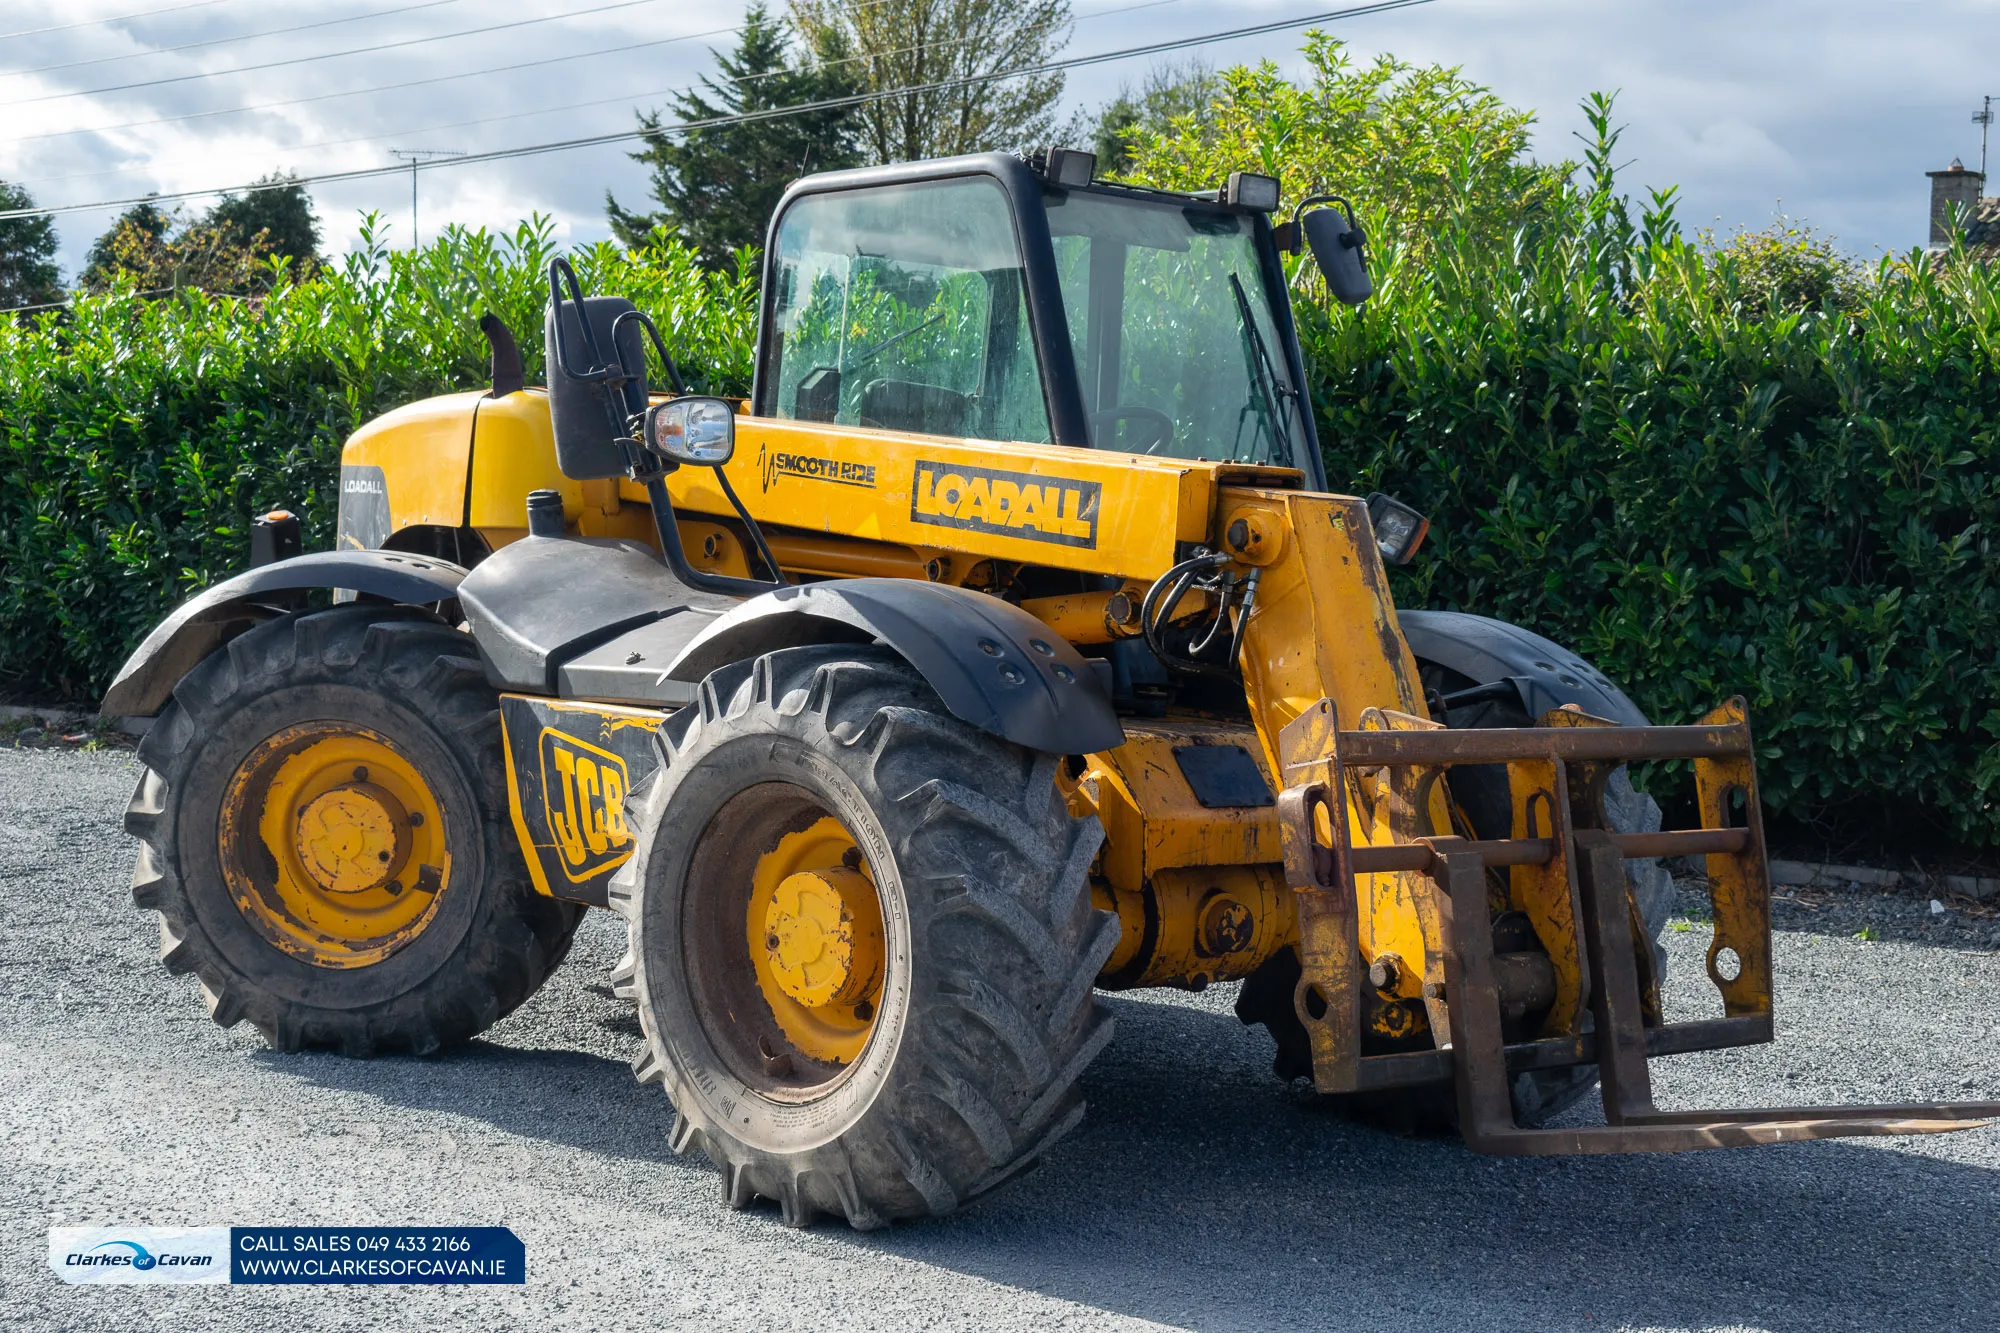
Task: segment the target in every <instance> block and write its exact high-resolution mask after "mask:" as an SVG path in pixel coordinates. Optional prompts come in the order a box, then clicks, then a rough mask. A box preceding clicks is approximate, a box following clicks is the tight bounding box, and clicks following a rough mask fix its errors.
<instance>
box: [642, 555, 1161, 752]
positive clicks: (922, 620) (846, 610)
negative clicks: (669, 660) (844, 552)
mask: <svg viewBox="0 0 2000 1333" xmlns="http://www.w3.org/2000/svg"><path fill="white" fill-rule="evenodd" d="M839 642H851V643H874V642H881V643H884V644H887V645H888V646H889V647H890V648H893V649H894V650H895V651H896V652H898V653H900V654H901V655H902V656H903V658H904V659H905V660H906V661H908V662H909V664H910V665H911V666H913V667H915V668H916V669H917V671H918V672H919V673H920V674H921V675H922V676H923V678H924V679H925V680H926V681H927V682H929V684H930V687H931V688H932V689H934V690H936V691H937V692H938V697H939V698H940V699H942V700H943V701H944V706H945V707H946V708H947V709H949V710H950V711H951V713H952V715H953V716H954V717H957V718H958V719H959V720H960V721H962V722H965V723H968V724H970V725H971V726H975V727H978V728H979V729H980V730H981V731H985V732H990V733H992V734H993V735H995V736H998V737H1000V738H1001V739H1002V740H1009V741H1012V742H1014V743H1015V744H1016V745H1025V746H1027V747H1029V748H1030V749H1035V750H1043V751H1047V752H1049V753H1052V754H1092V753H1095V752H1097V751H1100V750H1110V749H1115V748H1116V747H1118V746H1120V745H1122V744H1124V742H1125V731H1124V728H1122V727H1121V726H1119V724H1118V716H1117V714H1116V713H1115V712H1114V711H1113V710H1112V707H1111V699H1110V697H1109V696H1108V695H1107V694H1105V692H1104V687H1103V686H1102V685H1101V684H1100V683H1099V682H1098V678H1097V673H1096V672H1095V671H1094V670H1093V669H1092V668H1091V665H1090V663H1089V662H1087V661H1085V660H1084V659H1083V657H1082V655H1081V654H1079V653H1078V652H1077V651H1076V649H1075V648H1073V647H1071V646H1070V645H1069V643H1068V642H1066V641H1065V640H1064V639H1063V638H1062V637H1061V636H1060V635H1058V634H1056V633H1055V632H1054V631H1053V630H1051V629H1050V628H1049V627H1048V626H1047V625H1045V624H1043V623H1042V622H1041V621H1039V620H1037V619H1035V617H1033V616H1031V615H1029V614H1028V613H1027V612H1026V611H1023V610H1021V609H1020V608H1019V607H1017V606H1014V605H1011V604H1010V603H1007V602H1003V601H1001V600H1000V599H999V598H997V597H989V596H987V595H986V594H984V593H977V592H971V591H968V590H967V589H964V588H957V587H953V586H951V585H949V584H938V583H919V582H917V581H915V580H913V579H839V580H836V581H833V582H829V583H813V584H807V585H805V586H803V587H796V588H780V589H778V590H777V591H775V592H768V593H764V594H762V595H761V596H758V597H753V598H751V599H750V600H749V601H747V602H745V603H743V605H741V606H739V607H737V608H736V609H735V610H733V611H730V612H729V613H728V614H726V615H724V616H722V617H721V618H720V619H719V620H717V621H716V622H715V623H714V624H713V625H711V626H709V627H708V629H707V630H705V631H703V633H702V634H701V635H700V636H699V637H697V638H696V639H695V640H694V641H693V642H691V643H690V644H688V646H687V647H686V648H685V649H683V650H682V651H681V653H680V655H679V656H678V657H676V658H675V659H674V661H673V664H672V665H671V666H669V667H668V668H667V670H666V675H667V676H668V677H669V678H671V679H674V680H683V681H699V680H701V679H702V678H703V677H704V676H706V675H708V673H709V672H711V671H714V670H715V669H716V668H718V667H723V666H727V665H729V664H730V663H731V662H741V661H744V660H746V659H748V658H752V657H759V656H762V655H763V654H765V653H769V652H775V651H777V650H778V649H780V648H794V647H799V646H801V645H804V644H810V643H839Z"/></svg>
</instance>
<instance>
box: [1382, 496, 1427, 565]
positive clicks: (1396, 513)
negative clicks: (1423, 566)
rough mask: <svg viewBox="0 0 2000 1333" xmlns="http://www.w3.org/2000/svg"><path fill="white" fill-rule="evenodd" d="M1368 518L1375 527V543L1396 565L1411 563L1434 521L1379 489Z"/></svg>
mask: <svg viewBox="0 0 2000 1333" xmlns="http://www.w3.org/2000/svg"><path fill="white" fill-rule="evenodd" d="M1368 522H1369V524H1370V525H1371V526H1373V527H1374V529H1375V545H1376V546H1378V547H1380V548H1381V551H1382V559H1383V560H1384V561H1386V562H1387V563H1389V564H1392V565H1407V564H1409V563H1410V558H1411V557H1412V556H1414V555H1416V553H1417V548H1418V547H1419V546H1422V545H1423V544H1424V536H1425V534H1426V533H1428V532H1429V531H1430V530H1431V521H1430V520H1429V519H1427V518H1425V517H1424V516H1423V515H1422V514H1419V513H1418V512H1417V511H1416V510H1414V509H1412V508H1410V507H1409V506H1408V505H1406V504H1404V503H1403V502H1402V501H1401V500H1398V499H1396V498H1395V497H1393V496H1388V495H1384V494H1382V492H1380V491H1376V492H1375V493H1374V494H1373V495H1371V496H1369V497H1368Z"/></svg>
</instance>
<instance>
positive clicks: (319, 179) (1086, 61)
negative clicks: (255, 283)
mask: <svg viewBox="0 0 2000 1333" xmlns="http://www.w3.org/2000/svg"><path fill="white" fill-rule="evenodd" d="M1433 2H1434V0H1379V2H1378V3H1375V4H1367V5H1354V6H1352V7H1350V8H1347V9H1334V10H1327V11H1325V12H1323V13H1318V14H1305V15H1301V16H1299V17H1297V18H1289V19H1277V20H1274V21H1272V22H1269V23H1257V24H1251V25H1249V26H1246V27H1241V28H1230V29H1226V30H1224V31H1222V32H1212V33H1205V34H1203V35H1201V36H1199V37H1182V38H1176V39H1174V40H1171V41H1164V42H1149V43H1147V44H1145V45H1143V46H1128V47H1125V48H1123V49H1121V50H1116V51H1099V52H1095V53H1093V54H1090V55H1083V56H1070V57H1067V58H1065V59H1061V60H1049V61H1044V62H1042V63H1041V64H1037V65H1024V66H1021V67H1019V68H1016V69H1010V70H994V71H990V72H987V73H983V74H966V75H961V76H959V77H957V78H952V79H941V80H938V81H936V82H933V83H920V84H907V85H904V86H903V87H900V88H889V89H884V90H882V91H879V92H871V93H855V94H853V95H851V96H847V97H828V98H822V99H820V100H819V101H816V102H800V103H798V104H796V105H793V106H784V107H772V108H770V109H768V110H764V111H744V112H738V113H736V114H734V115H728V116H711V117H708V118H707V119H704V120H688V121H680V122H678V123H676V124H672V125H660V126H657V127H654V128H652V129H644V130H623V131H620V132H618V133H616V134H595V135H588V136H585V137H582V138H576V139H561V140H556V141H554V142H550V143H539V144H524V145H522V146H520V147H518V148H498V149H493V150H491V151H488V152H484V153H468V154H466V155H465V156H464V157H459V158H452V159H449V160H447V161H443V162H440V163H437V164H436V165H438V166H459V165H465V164H471V163H478V162H501V161H507V160H510V159H513V158H517V157H535V156H539V155H540V154H543V153H558V152H565V151H568V150H570V149H575V148H594V147H598V146H600V145H604V144H613V143H625V142H628V141H630V140H633V139H648V138H653V137H656V136H659V135H665V134H685V133H687V132H688V131H690V130H705V129H714V128H718V127H720V126H723V125H740V124H746V123H749V122H752V121H762V120H778V119H782V118H784V117H787V116H800V115H806V114H808V113H811V112H814V111H832V110H837V109H839V108H842V107H850V106H862V105H865V104H867V103H870V102H882V101H888V100H889V99H891V98H896V97H908V96H912V95H914V94H918V93H932V92H945V91H948V90H950V89H953V88H965V87H971V86H974V85H977V84H982V83H998V82H1002V81H1004V80H1007V79H1023V78H1032V77H1033V76H1035V75H1037V74H1052V73H1055V72H1056V71H1058V70H1067V69H1078V68H1081V67H1083V66H1086V65H1101V64H1107V63H1109V62H1111V61H1115V60H1129V59H1132V58H1134V57H1137V56H1147V55H1161V54H1164V53H1166V52H1168V51H1184V50H1188V49H1190V48H1192V47H1197V46H1208V45H1212V44H1213V43H1216V42H1227V41H1234V40H1236V39H1238V38H1241V37H1259V36H1263V35H1265V34H1267V33H1273V32H1283V31H1285V30H1286V29H1288V28H1303V27H1305V26H1306V25H1307V24H1311V23H1326V22H1332V21H1335V20H1339V19H1348V18H1360V17H1364V16H1366V15H1370V14H1381V13H1387V12H1389V11H1391V10H1397V9H1410V8H1414V7H1415V6H1417V5H1427V4H1431V3H1433ZM403 170H404V168H403V167H402V166H401V165H397V166H393V167H360V168H356V169H355V170H352V171H333V172H325V173H323V174H320V175H317V176H297V177H292V178H290V179H285V180H277V181H253V182H251V183H250V184H248V185H224V186H217V187H214V188H211V189H205V190H177V191H174V192H172V193H168V194H161V193H154V194H147V195H139V196H136V197H134V198H131V199H107V200H100V201H99V202H97V203H92V204H61V205H57V206H55V207H52V208H14V209H7V210H4V211H0V221H6V220H8V219H11V218H32V217H52V216H55V215H57V214H63V213H85V212H91V211H94V210H98V209H106V208H124V207H128V206H130V205H133V204H141V203H148V202H151V203H165V202H170V201H172V200H176V199H200V198H205V197H207V196H209V195H216V194H234V193H239V192H240V193H244V194H253V193H258V192H261V191H264V190H282V189H289V188H291V187H292V186H295V185H322V184H331V183H334V182H339V181H351V180H369V179H373V178H375V177H380V176H389V175H395V174H397V173H399V172H401V171H403Z"/></svg>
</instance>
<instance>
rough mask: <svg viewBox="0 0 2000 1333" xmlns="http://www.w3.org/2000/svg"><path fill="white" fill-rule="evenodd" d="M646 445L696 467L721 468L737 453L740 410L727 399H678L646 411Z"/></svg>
mask: <svg viewBox="0 0 2000 1333" xmlns="http://www.w3.org/2000/svg"><path fill="white" fill-rule="evenodd" d="M645 440H646V446H647V447H648V448H650V449H651V450H652V451H653V452H654V453H656V454H659V455H660V456H661V457H663V458H669V459H672V460H673V461H674V462H676V463H686V464H689V465H690V466H693V467H721V466H722V465H723V464H724V463H727V462H728V461H729V456H730V455H731V454H733V453H734V452H736V409H735V407H734V406H733V405H732V404H731V403H730V402H729V401H728V400H727V399H724V398H676V399H674V400H673V401H672V402H670V403H657V404H655V405H654V406H652V407H650V408H648V409H647V410H646V433H645Z"/></svg>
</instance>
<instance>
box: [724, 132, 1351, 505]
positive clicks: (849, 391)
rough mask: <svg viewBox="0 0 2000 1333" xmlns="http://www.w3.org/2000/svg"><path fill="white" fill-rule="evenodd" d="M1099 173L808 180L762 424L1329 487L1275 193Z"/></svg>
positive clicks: (1005, 170)
mask: <svg viewBox="0 0 2000 1333" xmlns="http://www.w3.org/2000/svg"><path fill="white" fill-rule="evenodd" d="M1051 163H1053V164H1054V165H1053V167H1051V165H1050V164H1051ZM1091 168H1092V164H1091V159H1090V155H1089V154H1084V153H1076V152H1073V151H1066V150H1061V149H1056V150H1049V151H1048V152H1046V153H1044V154H1039V155H1037V156H1036V157H1034V158H1031V159H1027V160H1023V159H1021V158H1018V157H1014V156H1011V155H1006V154H999V153H990V154H981V155H977V156H970V157H960V158H950V159H945V160H942V161H936V162H923V163H912V164H907V165H899V166H890V167H878V168H870V169H866V170H860V171H844V172H832V173H827V174H824V175H818V176H811V177H807V178H806V179H804V180H802V181H800V182H798V183H797V184H796V185H794V186H793V187H792V188H791V190H790V191H788V192H787V193H786V195H785V198H784V199H783V201H782V202H781V203H780V204H779V206H778V210H777V213H776V215H775V216H774V218H773V220H772V226H771V233H770V240H769V244H768V246H767V247H766V258H765V272H764V278H765V281H764V309H763V319H762V321H761V324H762V329H763V334H764V336H763V338H762V342H761V348H760V355H759V360H758V365H757V380H756V388H755V391H754V407H755V411H756V413H757V415H759V416H765V417H776V418H780V419H789V420H801V421H819V422H828V423H833V424H838V425H843V426H857V427H864V428H866V427H877V428H881V429H885V430H894V431H903V432H912V433H921V434H934V435H945V436H952V437H958V438H969V439H979V440H992V441H994V442H995V443H1008V442H1030V443H1055V444H1063V445H1071V446H1075V447H1080V448H1093V449H1102V450H1110V451H1116V452H1120V453H1133V454H1144V455H1152V456H1156V457H1172V458H1185V459H1199V460H1209V461H1224V462H1238V463H1248V464H1260V465H1265V466H1278V467H1291V468H1297V469H1299V470H1301V471H1302V472H1304V473H1305V474H1306V476H1307V477H1308V478H1309V479H1310V482H1311V484H1313V485H1315V486H1323V484H1324V481H1323V477H1322V475H1321V468H1320V463H1319V448H1318V442H1317V440H1316V438H1315V436H1314V433H1313V425H1312V414H1311V413H1310V412H1308V411H1306V410H1304V408H1305V400H1304V397H1303V394H1302V393H1301V390H1300V386H1301V384H1302V383H1303V382H1304V367H1303V365H1302V363H1301V360H1300V357H1299V350H1298V339H1297V336H1296V333H1295V331H1294V328H1293V324H1292V317H1291V309H1290V305H1289V302H1288V301H1287V299H1286V295H1285V274H1284V268H1283V265H1282V263H1281V261H1280V256H1279V246H1278V244H1277V240H1276V237H1275V235H1274V229H1273V227H1272V225H1271V221H1270V217H1269V209H1271V208H1275V206H1276V204H1277V191H1276V188H1275V187H1276V182H1269V184H1270V187H1271V188H1270V189H1269V190H1268V192H1267V195H1266V198H1264V199H1262V200H1253V201H1246V200H1245V199H1244V198H1242V197H1240V196H1238V195H1237V192H1235V191H1234V190H1233V189H1230V188H1225V189H1224V190H1221V191H1217V192H1215V193H1212V194H1207V195H1194V194H1178V193H1169V192H1165V191H1157V190H1143V189H1136V188H1131V187H1127V186H1121V185H1114V184H1110V183H1107V182H1096V181H1092V180H1091V179H1090V175H1091ZM1253 203H1254V204H1257V205H1261V206H1253Z"/></svg>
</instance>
